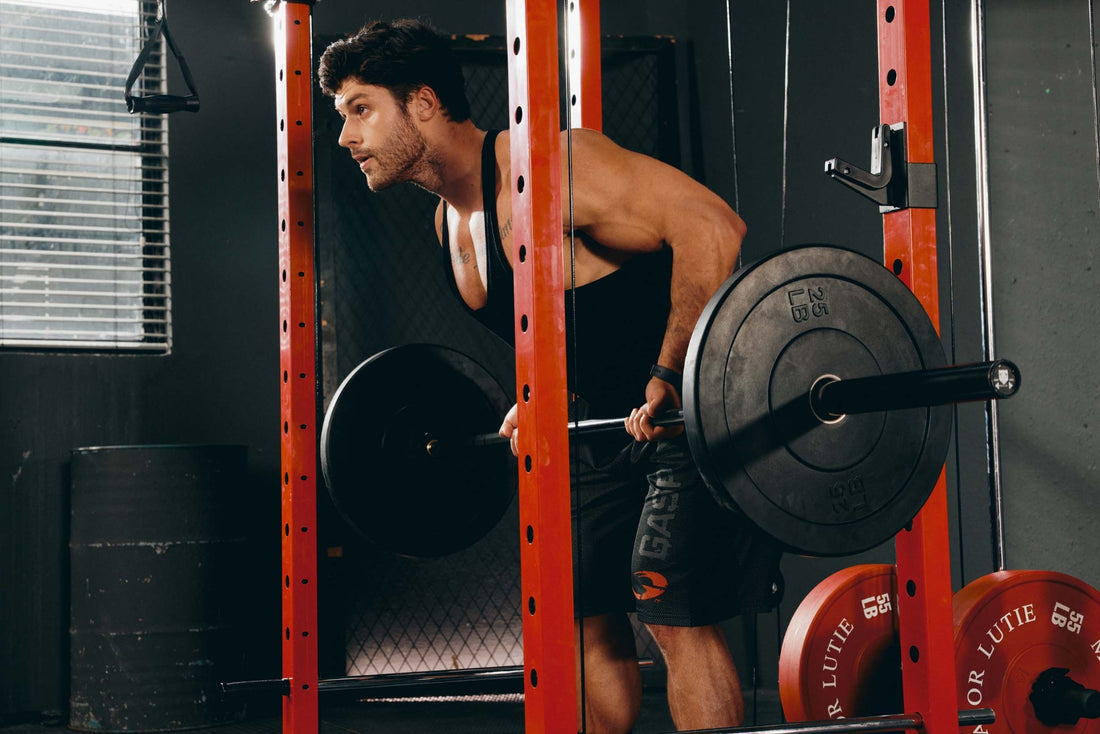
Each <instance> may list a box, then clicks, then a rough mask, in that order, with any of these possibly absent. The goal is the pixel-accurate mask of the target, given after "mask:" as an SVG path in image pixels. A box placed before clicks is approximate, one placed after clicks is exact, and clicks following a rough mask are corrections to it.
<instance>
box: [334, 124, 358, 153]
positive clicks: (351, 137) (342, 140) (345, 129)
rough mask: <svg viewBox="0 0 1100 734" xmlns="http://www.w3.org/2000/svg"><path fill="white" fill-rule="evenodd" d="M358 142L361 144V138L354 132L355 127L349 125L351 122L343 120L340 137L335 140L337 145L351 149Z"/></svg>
mask: <svg viewBox="0 0 1100 734" xmlns="http://www.w3.org/2000/svg"><path fill="white" fill-rule="evenodd" d="M358 142H361V136H360V135H359V133H358V132H357V131H356V129H355V126H354V125H352V124H351V120H344V124H343V126H342V127H341V128H340V137H339V138H338V139H337V143H339V145H340V147H342V148H351V147H352V146H353V145H355V144H356V143H358Z"/></svg>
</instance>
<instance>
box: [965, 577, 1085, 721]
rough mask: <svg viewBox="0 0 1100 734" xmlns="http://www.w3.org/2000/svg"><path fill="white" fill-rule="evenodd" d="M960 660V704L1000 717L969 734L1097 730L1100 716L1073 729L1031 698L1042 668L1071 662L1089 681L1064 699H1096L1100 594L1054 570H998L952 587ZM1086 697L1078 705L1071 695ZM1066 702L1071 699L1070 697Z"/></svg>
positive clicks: (1078, 678)
mask: <svg viewBox="0 0 1100 734" xmlns="http://www.w3.org/2000/svg"><path fill="white" fill-rule="evenodd" d="M952 606H953V608H954V616H955V660H956V663H957V674H958V693H959V706H960V707H974V708H978V707H982V708H991V709H993V710H994V712H996V715H997V721H996V723H994V724H985V725H982V726H978V727H975V728H972V729H971V728H968V729H966V730H961V731H965V732H966V734H986V733H988V734H1007V733H1008V732H1013V733H1014V734H1024V733H1025V732H1028V733H1034V732H1047V731H1054V730H1055V729H1056V728H1057V730H1058V731H1065V732H1069V731H1072V732H1073V734H1089V733H1091V734H1096V733H1097V732H1100V723H1098V722H1097V721H1096V720H1090V719H1081V720H1080V721H1079V722H1078V723H1077V724H1076V725H1073V726H1072V728H1070V727H1069V726H1060V727H1054V726H1048V725H1045V724H1043V723H1042V722H1041V721H1040V718H1042V716H1041V715H1040V714H1039V713H1037V712H1036V705H1035V703H1034V702H1033V701H1032V699H1031V694H1032V687H1033V686H1034V684H1035V682H1036V681H1037V680H1038V679H1039V677H1040V675H1041V674H1043V673H1044V671H1050V670H1051V669H1058V668H1062V669H1067V672H1066V676H1068V679H1069V680H1070V681H1071V682H1074V684H1079V685H1081V686H1084V689H1082V690H1084V691H1085V692H1086V693H1085V694H1082V693H1081V691H1080V690H1078V691H1077V692H1076V693H1073V694H1068V693H1067V694H1066V695H1064V696H1063V701H1062V704H1061V705H1062V706H1069V707H1070V708H1072V707H1073V706H1074V705H1078V706H1081V705H1083V706H1084V707H1085V708H1088V707H1089V706H1095V701H1096V698H1097V697H1100V694H1091V693H1087V691H1088V689H1091V690H1092V691H1096V690H1098V689H1100V593H1098V592H1097V591H1096V589H1093V588H1092V587H1090V586H1089V585H1088V584H1086V583H1084V582H1083V581H1080V580H1078V579H1075V578H1073V577H1072V576H1068V575H1066V574H1062V573H1056V572H1053V571H999V572H997V573H992V574H989V575H988V576H983V577H982V578H980V579H977V580H976V581H974V582H973V583H970V584H968V585H967V586H966V587H965V588H963V589H962V590H961V591H959V593H957V594H955V598H954V600H953V604H952ZM1086 697H1087V698H1090V699H1091V700H1092V701H1093V704H1088V703H1087V702H1084V703H1078V704H1074V703H1073V700H1078V701H1079V702H1080V701H1084V700H1085V698H1086ZM1067 702H1068V703H1067Z"/></svg>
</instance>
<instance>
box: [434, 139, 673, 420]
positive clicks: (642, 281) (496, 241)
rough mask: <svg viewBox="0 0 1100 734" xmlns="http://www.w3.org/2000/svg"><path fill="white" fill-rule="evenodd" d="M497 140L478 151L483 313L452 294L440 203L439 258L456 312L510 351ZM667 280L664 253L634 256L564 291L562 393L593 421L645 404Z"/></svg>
mask: <svg viewBox="0 0 1100 734" xmlns="http://www.w3.org/2000/svg"><path fill="white" fill-rule="evenodd" d="M496 137H497V131H490V132H489V133H488V134H487V135H486V136H485V143H484V146H483V147H482V151H481V191H482V197H483V199H482V204H483V206H484V209H485V243H486V247H485V249H486V253H485V255H486V261H487V262H486V271H487V272H486V282H487V287H486V290H487V295H488V298H487V300H486V303H485V306H484V307H482V308H479V309H476V310H475V309H472V308H470V307H469V306H468V305H466V302H465V301H463V300H462V296H461V294H459V292H458V284H457V283H456V282H455V275H454V269H453V266H452V265H451V260H450V247H449V243H448V239H449V236H448V232H447V203H446V202H444V203H443V229H442V236H443V246H442V247H441V248H440V255H441V256H442V260H443V265H444V271H445V272H446V278H447V282H448V284H450V287H451V290H452V291H453V292H454V294H455V296H456V297H458V300H459V302H461V303H462V304H463V307H464V308H466V310H467V311H469V312H470V313H471V314H472V315H473V316H474V318H476V319H477V320H478V321H480V322H481V323H483V324H485V326H487V327H488V328H489V329H490V330H492V331H493V332H494V333H496V334H497V335H498V336H499V337H500V338H502V339H504V340H505V341H506V342H508V344H511V345H513V346H514V345H515V316H514V302H515V297H514V289H513V276H512V266H511V265H510V264H509V263H508V260H507V258H506V257H505V255H504V246H503V245H502V244H501V241H500V227H499V226H498V224H497V210H496V147H495V146H494V141H495V140H496ZM671 275H672V253H671V251H669V250H668V248H665V249H664V250H662V251H661V252H657V253H652V254H645V255H637V256H635V257H633V258H631V259H630V260H627V261H626V263H624V264H623V265H622V267H620V268H619V269H618V270H616V271H615V272H613V273H610V274H608V275H605V276H604V277H602V278H600V279H599V280H596V281H593V282H591V283H588V284H587V285H583V286H581V287H579V288H575V289H568V290H566V291H565V344H566V356H567V359H568V371H569V386H570V389H571V390H573V391H574V392H576V393H577V394H578V395H580V396H581V397H582V398H584V400H585V401H586V402H587V403H588V404H589V406H590V408H591V415H592V416H594V417H619V416H623V415H626V413H628V412H629V411H630V409H631V408H636V407H638V406H639V405H641V404H642V403H643V402H644V400H645V394H644V393H645V386H646V383H647V382H648V381H649V368H650V367H651V366H652V365H653V363H654V362H656V361H657V356H658V355H659V354H660V351H661V342H662V341H663V339H664V334H665V327H666V326H667V323H668V313H669V287H670V280H671ZM641 294H648V296H643V295H641ZM574 317H575V318H574Z"/></svg>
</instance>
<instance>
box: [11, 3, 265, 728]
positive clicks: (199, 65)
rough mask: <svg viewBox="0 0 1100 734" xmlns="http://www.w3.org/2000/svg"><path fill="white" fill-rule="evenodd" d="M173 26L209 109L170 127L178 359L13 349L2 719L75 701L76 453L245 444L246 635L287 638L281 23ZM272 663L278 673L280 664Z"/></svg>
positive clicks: (209, 8)
mask: <svg viewBox="0 0 1100 734" xmlns="http://www.w3.org/2000/svg"><path fill="white" fill-rule="evenodd" d="M170 12H171V13H172V32H173V37H174V39H175V40H176V41H177V42H178V43H179V44H180V46H181V48H182V50H183V52H184V53H185V54H186V56H187V59H188V63H189V65H190V67H191V70H192V72H193V74H194V76H195V79H196V80H197V82H198V85H199V91H200V93H201V95H202V111H201V112H200V113H198V114H197V115H193V116H192V115H183V114H177V115H173V116H172V118H171V121H170V123H169V124H170V137H169V145H170V148H171V163H170V187H171V188H170V193H171V195H170V200H169V205H170V207H171V243H172V305H173V313H172V320H173V333H174V346H173V350H172V354H171V355H169V356H163V357H156V356H115V355H109V354H99V355H84V354H82V355H56V354H33V353H16V352H2V353H0V374H2V375H3V380H2V381H0V405H2V406H3V417H2V419H0V475H2V476H4V477H5V482H4V491H2V492H0V589H3V593H2V595H0V660H3V663H2V664H0V714H8V713H12V712H22V711H41V710H57V709H63V708H64V706H65V705H66V703H67V692H66V689H67V685H68V668H67V664H68V654H69V653H68V647H67V645H68V624H69V608H68V575H67V574H68V568H67V564H68V512H69V506H68V489H67V488H68V463H69V452H70V450H71V449H73V448H74V447H79V446H108V445H119V444H151V443H152V444H159V443H226V444H243V445H246V446H247V447H248V450H249V451H248V453H249V481H248V482H247V484H246V485H245V486H242V487H240V488H239V490H238V491H239V492H240V494H241V499H242V500H243V501H244V502H245V503H246V504H247V505H248V506H249V507H250V512H249V514H248V515H247V516H246V517H245V518H242V521H243V522H244V523H245V526H246V528H247V530H246V532H247V533H248V534H249V535H250V537H252V538H253V539H254V541H253V543H252V546H251V548H252V549H253V550H252V551H250V553H252V554H254V555H253V556H252V557H250V559H249V560H250V562H251V563H253V565H255V566H256V574H255V575H254V576H252V577H250V578H248V579H243V580H242V584H243V587H244V588H246V589H248V590H249V592H250V593H248V594H245V595H242V600H243V601H242V603H243V604H245V605H246V606H248V607H251V610H250V611H254V615H253V616H254V619H255V620H256V621H255V632H250V634H256V635H257V636H260V635H263V636H264V637H265V644H266V645H268V646H270V645H271V644H273V643H271V642H270V640H274V639H276V638H277V635H278V632H279V628H278V624H279V622H278V616H277V608H278V604H279V595H278V582H279V569H278V565H277V563H278V561H277V557H278V547H279V546H278V534H277V532H278V531H277V527H278V522H279V520H278V517H279V515H278V513H279V510H278V502H279V489H278V483H277V479H276V477H277V476H278V471H279V443H278V437H279V434H278V422H279V382H278V375H279V371H278V352H277V349H278V338H277V337H278V332H277V323H278V319H277V306H278V290H277V280H276V278H277V254H276V213H275V177H274V171H275V148H274V144H275V135H274V130H275V128H274V123H273V117H274V113H275V105H274V95H273V91H272V89H273V87H272V78H273V73H274V72H273V71H272V69H273V67H274V61H273V59H272V55H271V50H270V41H269V40H268V39H270V37H271V31H270V21H269V19H268V18H267V16H266V15H265V14H264V13H263V11H262V10H260V7H259V6H258V5H250V4H249V3H247V2H221V1H214V0H206V1H204V2H191V3H175V4H173V5H172V8H171V10H170ZM173 71H174V67H173ZM177 83H179V80H178V79H174V80H173V82H172V84H171V87H172V91H174V92H176V93H182V92H183V90H184V87H182V86H180V87H177V86H175V84H177ZM121 94H122V92H121V90H120V91H119V95H120V97H119V98H120V100H121ZM272 561H274V563H272ZM253 582H255V584H256V587H255V589H251V588H250V585H251V584H252V583H253ZM272 612H274V613H272ZM253 647H254V649H255V650H261V649H262V648H260V647H258V646H253ZM256 654H262V653H256ZM268 657H270V658H271V660H272V661H273V663H272V664H273V665H276V666H277V664H278V651H277V650H272V653H271V654H270V655H269V656H268ZM261 667H262V666H261ZM276 669H277V668H270V669H268V672H271V671H273V670H276Z"/></svg>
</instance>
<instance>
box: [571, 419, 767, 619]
mask: <svg viewBox="0 0 1100 734" xmlns="http://www.w3.org/2000/svg"><path fill="white" fill-rule="evenodd" d="M571 449H572V451H573V454H572V455H573V456H574V459H573V540H574V542H573V581H574V607H575V612H576V615H577V616H578V617H589V616H595V615H598V614H606V613H610V612H634V611H636V612H637V614H638V619H639V620H640V621H642V622H645V623H648V624H662V625H671V626H677V627H695V626H701V625H707V624H712V623H715V622H718V621H721V620H723V619H728V618H729V617H733V616H736V615H738V614H750V613H755V612H763V611H767V610H769V609H773V608H774V607H775V605H776V604H778V603H779V599H780V597H781V595H782V587H783V579H782V575H781V573H780V570H779V561H780V559H781V557H782V551H781V550H780V548H779V547H778V545H777V544H776V543H775V542H774V541H773V540H771V539H770V538H768V537H767V536H765V535H764V534H763V533H761V532H760V531H759V530H757V529H756V527H755V526H753V525H752V524H751V523H749V522H748V521H747V520H746V519H745V518H744V517H743V516H741V515H738V514H737V513H734V512H730V511H728V510H724V509H722V508H721V507H720V506H719V505H718V503H717V502H715V500H714V498H713V497H712V496H711V493H710V490H709V489H707V487H706V485H705V484H704V483H703V479H702V477H701V476H700V475H699V472H698V470H697V469H696V468H695V463H694V461H693V460H692V458H691V454H690V452H689V451H688V446H687V439H686V438H685V437H683V436H680V437H678V438H676V439H672V440H667V441H656V442H651V443H632V444H631V445H630V446H627V447H626V448H623V447H622V438H621V437H616V438H614V439H600V440H586V441H584V442H579V443H575V444H574V445H573V446H572V447H571Z"/></svg>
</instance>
